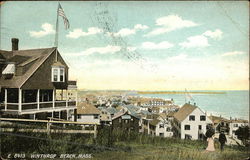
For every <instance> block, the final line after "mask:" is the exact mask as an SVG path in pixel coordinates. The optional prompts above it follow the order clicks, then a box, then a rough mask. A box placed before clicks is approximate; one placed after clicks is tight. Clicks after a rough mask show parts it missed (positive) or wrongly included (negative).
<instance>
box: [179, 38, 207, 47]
mask: <svg viewBox="0 0 250 160" xmlns="http://www.w3.org/2000/svg"><path fill="white" fill-rule="evenodd" d="M179 45H180V46H182V47H184V48H192V47H207V46H209V43H208V39H207V37H205V36H203V35H197V36H192V37H188V38H187V41H185V42H182V43H179Z"/></svg>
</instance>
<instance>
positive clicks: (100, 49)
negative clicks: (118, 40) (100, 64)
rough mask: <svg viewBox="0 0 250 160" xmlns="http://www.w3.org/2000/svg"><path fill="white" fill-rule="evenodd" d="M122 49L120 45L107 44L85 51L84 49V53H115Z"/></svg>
mask: <svg viewBox="0 0 250 160" xmlns="http://www.w3.org/2000/svg"><path fill="white" fill-rule="evenodd" d="M120 50H121V47H120V46H111V45H107V46H106V47H95V48H89V49H87V50H85V51H83V54H84V55H91V54H93V53H99V54H114V53H116V52H118V51H120Z"/></svg>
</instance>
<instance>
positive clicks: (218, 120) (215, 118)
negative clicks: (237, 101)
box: [208, 115, 229, 124]
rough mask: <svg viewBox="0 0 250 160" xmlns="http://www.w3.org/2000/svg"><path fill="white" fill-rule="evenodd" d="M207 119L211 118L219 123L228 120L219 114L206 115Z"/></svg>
mask: <svg viewBox="0 0 250 160" xmlns="http://www.w3.org/2000/svg"><path fill="white" fill-rule="evenodd" d="M208 118H209V119H211V121H212V122H213V123H215V124H217V123H220V122H229V120H228V119H226V118H224V117H221V116H220V117H219V116H212V115H211V116H208Z"/></svg>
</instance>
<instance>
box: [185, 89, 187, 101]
mask: <svg viewBox="0 0 250 160" xmlns="http://www.w3.org/2000/svg"><path fill="white" fill-rule="evenodd" d="M185 103H187V89H186V88H185Z"/></svg>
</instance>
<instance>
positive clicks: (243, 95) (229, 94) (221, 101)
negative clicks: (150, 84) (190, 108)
mask: <svg viewBox="0 0 250 160" xmlns="http://www.w3.org/2000/svg"><path fill="white" fill-rule="evenodd" d="M189 92H190V93H192V91H189ZM199 92H207V91H199ZM210 92H224V93H222V94H206V93H204V94H203V93H201V94H200V93H199V94H191V96H192V97H193V99H194V101H191V100H190V99H188V98H187V96H186V95H185V94H139V96H143V97H155V98H164V99H171V98H173V99H174V102H175V104H177V105H179V106H182V105H184V104H185V101H186V102H188V101H190V102H191V104H194V103H196V106H198V107H200V108H201V109H202V110H203V111H205V112H207V113H208V115H210V114H212V115H216V116H220V115H221V116H223V117H226V118H230V117H232V118H241V119H246V120H248V119H249V91H210ZM185 97H186V98H185Z"/></svg>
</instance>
